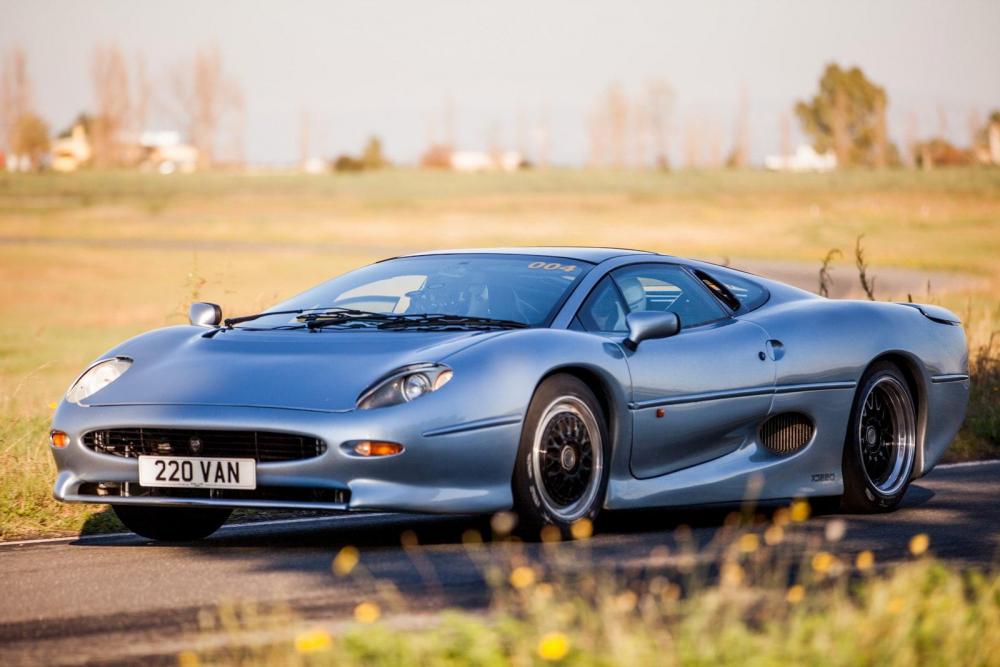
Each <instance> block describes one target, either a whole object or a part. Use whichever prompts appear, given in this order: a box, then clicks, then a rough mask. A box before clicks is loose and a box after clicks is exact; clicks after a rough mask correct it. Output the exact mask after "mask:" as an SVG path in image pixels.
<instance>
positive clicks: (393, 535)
mask: <svg viewBox="0 0 1000 667" xmlns="http://www.w3.org/2000/svg"><path fill="white" fill-rule="evenodd" d="M998 500H1000V462H991V463H983V464H973V465H962V464H960V465H957V466H947V467H943V468H939V469H937V470H935V471H934V472H933V473H932V474H931V475H929V476H928V477H926V478H924V479H922V480H919V481H918V482H917V483H916V484H914V485H913V486H912V487H911V489H910V491H909V493H908V494H907V496H906V499H905V501H904V504H903V507H902V508H900V509H899V510H898V511H896V512H894V513H892V514H886V515H872V516H839V515H823V516H818V517H814V518H812V519H810V520H809V521H807V522H805V523H804V524H801V525H800V526H798V527H797V528H796V529H795V532H794V533H790V534H789V538H790V539H789V542H790V543H791V544H792V545H793V546H790V547H788V548H789V549H805V548H816V547H817V546H818V545H820V544H823V540H824V539H825V538H824V535H825V533H826V526H827V525H828V524H830V523H831V522H834V521H844V522H846V532H845V534H844V537H843V539H842V540H840V541H839V542H837V543H836V544H829V543H827V544H826V545H825V546H824V548H828V549H833V550H835V551H836V552H838V553H842V554H844V555H848V556H849V555H850V554H853V553H856V552H858V551H861V550H863V549H871V550H873V551H875V553H876V557H877V560H878V562H880V563H887V562H890V561H893V560H897V559H903V558H907V557H908V555H907V544H908V542H909V539H910V537H911V536H913V535H914V534H916V533H921V532H923V533H927V534H928V535H929V536H930V539H931V550H932V552H933V553H934V554H935V555H936V556H937V557H939V558H942V559H945V560H948V561H950V562H953V563H955V564H957V565H959V566H962V567H966V566H970V567H971V566H975V567H981V568H989V567H992V566H993V564H994V563H995V562H996V561H995V558H996V557H997V555H998V554H1000V502H998ZM765 509H766V508H765ZM732 511H733V508H723V509H694V508H691V509H682V510H679V509H673V510H662V511H655V512H637V513H615V514H612V515H610V516H608V517H607V518H606V519H605V521H604V522H603V523H604V525H602V526H600V531H599V532H598V533H597V534H596V535H595V536H594V537H593V538H592V539H590V540H586V541H580V542H573V543H562V544H559V545H555V546H553V545H546V546H540V545H517V544H511V543H508V542H487V543H486V544H484V545H481V546H479V547H476V548H471V547H469V546H467V545H465V544H463V541H462V536H463V534H466V535H467V532H466V531H469V530H479V531H482V532H484V533H485V532H487V531H488V530H489V525H488V523H487V522H486V521H484V520H482V519H470V518H448V519H440V518H430V519H429V518H426V517H416V516H402V515H388V514H380V515H347V516H344V515H338V516H329V517H320V518H312V519H298V520H293V521H282V522H271V523H259V524H249V525H242V526H227V527H225V528H223V529H222V530H221V531H220V532H219V533H217V534H216V535H215V536H213V537H212V538H210V539H208V540H206V541H204V542H201V543H197V544H186V545H160V544H155V543H152V542H148V541H146V540H143V539H141V538H138V537H135V536H131V535H117V536H104V537H86V538H70V539H66V540H55V541H45V542H33V543H6V544H0V664H5V665H12V664H47V665H55V664H82V663H91V662H98V663H129V662H136V661H140V660H141V661H143V662H144V663H145V664H148V663H149V662H150V661H154V662H155V661H157V660H159V661H164V662H170V663H173V664H175V663H174V658H173V656H174V654H176V652H177V651H179V650H181V649H183V648H186V647H190V646H191V645H192V643H193V642H195V641H199V642H205V641H207V639H206V638H207V637H210V633H205V632H204V631H199V621H198V616H199V610H206V609H207V610H217V609H218V608H219V605H220V604H223V603H225V602H227V601H241V600H254V601H257V602H260V603H263V606H265V607H266V606H267V604H268V603H282V604H286V605H288V606H289V607H291V608H292V609H293V610H294V611H295V613H296V614H298V615H299V616H301V617H303V618H306V619H324V621H330V620H331V619H332V620H336V619H347V618H349V617H350V615H351V610H352V609H353V608H354V606H355V605H356V604H357V603H358V602H359V601H361V600H364V599H367V598H371V597H373V596H375V586H376V583H375V582H376V581H382V582H391V583H392V584H394V585H395V587H396V588H397V589H398V591H399V592H400V594H401V600H402V602H401V603H399V604H400V605H401V606H399V607H396V609H397V611H396V614H397V615H398V616H401V617H405V616H412V617H414V618H419V617H421V616H422V614H424V613H427V612H433V611H436V610H439V609H442V608H446V607H464V608H468V609H473V610H475V609H482V608H485V606H486V605H487V603H488V601H489V587H488V586H487V585H486V583H485V581H484V571H485V567H486V565H487V564H488V563H490V562H509V561H510V559H511V558H512V557H513V558H526V559H529V560H532V561H535V562H536V563H537V564H538V566H539V567H541V568H544V569H546V570H548V571H550V572H553V571H558V570H573V569H580V568H591V569H594V570H596V571H598V572H603V573H608V572H612V571H614V572H618V573H621V574H622V575H623V576H636V577H641V576H648V575H649V574H650V573H651V572H654V571H656V570H657V568H669V567H671V564H670V561H669V559H667V560H666V561H664V560H663V559H661V558H660V557H659V556H655V557H654V556H653V555H651V553H650V552H651V550H652V549H653V547H656V546H658V545H667V546H668V547H669V548H670V549H671V553H675V554H676V553H678V550H679V546H678V539H679V538H683V536H684V535H687V534H689V535H690V537H691V539H692V540H693V542H694V543H696V544H697V545H698V546H699V548H700V552H701V553H702V554H705V557H706V559H711V557H712V556H711V553H712V549H713V545H715V544H717V543H719V542H720V541H721V539H720V537H721V535H722V534H724V533H725V532H726V531H727V530H729V529H728V528H726V517H727V516H729V515H730V514H731V513H732ZM682 525H685V526H690V527H691V529H692V530H691V531H690V533H688V531H686V530H685V529H683V528H682V529H680V530H678V527H679V526H682ZM405 531H412V532H413V534H408V535H407V536H406V538H405V540H404V541H406V542H407V546H406V547H404V546H401V535H402V534H403V533H404V532H405ZM413 535H415V536H416V543H414V537H413ZM345 545H353V546H355V547H357V548H358V549H359V550H360V556H361V558H360V565H359V566H358V568H356V569H355V571H354V572H353V573H352V574H351V575H350V576H347V577H338V576H335V575H334V574H333V572H332V570H331V563H332V560H333V557H334V555H335V554H336V553H337V551H338V550H339V549H340V548H341V547H343V546H345ZM201 645H204V643H202V644H201Z"/></svg>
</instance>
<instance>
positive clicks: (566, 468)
mask: <svg viewBox="0 0 1000 667" xmlns="http://www.w3.org/2000/svg"><path fill="white" fill-rule="evenodd" d="M609 449H610V446H609V438H608V429H607V424H606V421H605V418H604V414H603V413H602V411H601V408H600V405H599V404H598V402H597V399H596V398H595V396H594V393H593V392H592V391H591V390H590V388H589V387H587V385H586V384H584V383H583V382H582V381H581V380H580V379H578V378H576V377H573V376H571V375H554V376H552V377H550V378H548V379H547V380H545V381H544V382H543V383H542V384H541V385H540V386H539V387H538V390H537V391H536V392H535V396H534V397H533V398H532V400H531V405H530V406H529V408H528V414H527V416H526V418H525V421H524V429H523V430H522V432H521V443H520V447H519V449H518V457H517V463H516V464H515V467H514V479H513V492H514V510H515V512H516V513H517V514H518V519H519V524H518V525H519V527H520V533H521V534H522V535H523V536H524V537H526V538H529V539H537V538H538V537H539V535H540V531H541V529H542V528H544V527H545V526H548V525H552V526H555V527H556V528H558V529H559V530H560V532H561V533H562V534H563V536H568V535H569V534H570V532H571V528H572V526H573V524H574V523H576V522H577V521H579V520H581V519H588V520H591V521H593V520H594V519H595V518H596V516H597V513H598V512H599V511H600V509H601V506H602V505H603V503H604V494H605V490H606V489H607V483H608V465H607V461H608V455H609Z"/></svg>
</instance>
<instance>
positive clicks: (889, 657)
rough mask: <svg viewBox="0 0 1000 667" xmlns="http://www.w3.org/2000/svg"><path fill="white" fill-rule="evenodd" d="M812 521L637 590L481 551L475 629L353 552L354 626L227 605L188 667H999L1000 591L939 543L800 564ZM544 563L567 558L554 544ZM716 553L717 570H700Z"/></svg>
mask: <svg viewBox="0 0 1000 667" xmlns="http://www.w3.org/2000/svg"><path fill="white" fill-rule="evenodd" d="M800 509H801V508H800V507H797V505H796V504H793V505H792V506H791V508H790V511H787V510H779V512H777V513H776V514H775V517H774V520H773V522H771V523H770V524H768V525H767V526H766V528H765V527H763V526H758V527H757V528H756V529H750V530H740V531H733V530H730V529H729V528H731V526H730V527H729V528H723V529H722V531H721V534H722V535H724V536H725V539H724V541H723V542H722V543H721V544H715V545H714V546H716V547H719V548H718V550H715V549H709V548H708V547H706V548H705V549H704V550H703V551H702V552H697V551H693V550H688V549H685V548H683V547H681V548H680V549H679V551H677V552H671V551H670V550H669V549H667V547H666V546H658V547H654V548H653V550H652V551H651V552H650V554H649V556H648V558H646V559H645V561H644V567H643V568H642V569H640V570H639V571H636V572H633V573H632V574H630V575H629V574H622V573H612V572H607V571H599V570H595V569H594V568H593V566H592V565H591V566H588V565H587V562H588V559H587V549H586V546H584V547H580V548H574V549H572V550H570V551H572V553H573V555H572V556H570V555H568V554H564V559H570V558H571V559H572V562H569V561H567V562H561V561H560V559H559V557H555V558H553V556H552V554H546V555H545V556H544V557H543V559H542V560H541V561H537V560H525V559H524V557H523V554H522V553H521V552H520V550H519V548H518V545H516V544H509V545H508V547H509V549H507V552H506V557H507V560H504V559H503V558H502V557H497V556H496V554H497V553H498V552H503V551H504V550H503V549H502V548H501V549H499V550H498V549H497V548H496V547H497V545H496V544H493V545H490V546H491V548H490V549H487V548H484V545H482V544H481V543H479V542H478V541H477V540H476V539H468V540H466V541H465V546H466V549H467V551H468V553H469V555H470V557H472V558H474V559H476V561H477V562H478V563H479V564H480V565H481V567H482V570H483V572H484V574H485V576H486V578H487V581H488V582H490V583H491V585H492V590H493V594H492V601H491V604H490V607H489V610H488V611H487V612H485V613H484V612H478V613H475V614H470V613H467V612H465V613H462V612H451V613H445V614H443V615H442V614H435V615H432V616H427V615H421V614H420V613H413V612H409V611H407V610H406V605H405V603H404V602H403V600H404V597H403V596H400V595H399V594H398V593H396V592H394V591H393V589H392V586H391V584H389V583H387V582H380V581H377V580H374V579H372V578H371V575H370V573H368V572H365V571H364V561H363V560H360V562H359V556H358V553H357V551H356V550H354V549H353V547H345V548H344V549H342V550H341V551H340V553H338V555H337V557H336V558H335V560H334V561H333V570H334V573H335V574H336V575H338V576H342V577H346V576H355V577H360V580H361V581H368V582H369V584H368V587H369V588H371V589H372V597H371V598H370V599H366V600H361V601H359V602H357V604H356V606H355V607H354V610H353V620H352V621H350V622H339V623H334V622H332V621H333V619H324V618H323V617H320V618H313V619H311V620H308V621H307V620H305V619H303V618H301V617H300V616H298V615H297V614H296V613H293V612H290V611H288V610H287V609H282V608H274V607H262V606H258V605H256V604H243V605H223V606H222V607H220V608H219V609H218V610H217V611H216V612H214V613H213V612H205V613H203V614H202V615H201V620H200V625H201V634H200V635H199V636H198V637H196V638H195V639H194V640H193V641H192V642H191V643H190V645H191V648H190V649H189V650H186V651H184V652H182V653H181V654H180V655H179V656H178V663H179V664H180V665H182V666H185V667H188V666H194V665H346V666H350V665H366V666H369V665H371V666H375V665H398V666H403V665H442V666H443V665H496V666H500V665H543V664H560V665H586V666H595V667H596V666H598V665H600V666H605V667H612V666H616V665H621V666H622V667H632V666H634V665H786V664H792V665H837V666H840V665H843V666H845V667H846V666H852V667H853V666H855V665H886V666H896V665H898V666H901V667H902V666H904V665H905V666H909V665H942V666H944V665H997V664H1000V576H998V575H997V574H995V573H993V574H981V573H979V572H974V571H960V570H957V569H955V568H954V567H951V566H946V565H943V564H940V563H938V562H936V561H935V560H933V559H932V558H930V557H928V554H929V553H930V549H931V545H930V543H929V540H928V538H927V536H926V535H924V534H917V535H914V536H912V537H911V538H910V540H909V544H908V550H909V553H908V554H906V555H905V556H904V557H903V562H902V563H901V564H895V565H890V566H882V565H879V564H878V563H876V560H875V555H874V554H873V553H872V552H870V551H861V552H857V553H851V552H849V551H845V552H840V551H838V550H837V545H836V542H837V541H839V540H840V538H841V537H842V536H843V530H844V523H843V522H842V521H838V520H832V521H830V522H828V523H827V529H826V531H825V532H826V535H825V536H824V537H820V538H818V539H817V538H815V537H814V539H813V540H812V541H811V544H810V546H809V547H808V548H807V549H806V550H805V551H804V552H801V551H798V547H795V546H791V544H789V543H792V544H794V543H796V541H797V538H801V537H802V533H801V532H799V530H798V529H797V528H796V527H795V518H798V519H799V520H804V519H805V518H806V517H807V516H808V515H807V513H805V514H803V513H801V512H800ZM797 513H798V514H799V516H798V517H796V514H797ZM793 517H794V518H793ZM575 532H576V531H575ZM582 532H583V534H581V535H580V538H581V539H584V540H585V539H587V534H586V533H587V531H582ZM473 537H474V536H473ZM501 546H502V545H501ZM574 546H575V545H574ZM710 546H712V545H709V547H710ZM542 549H543V550H549V551H552V552H553V553H556V552H558V551H559V547H558V546H557V545H554V544H551V543H546V544H544V545H543V547H542ZM705 551H711V552H712V557H711V559H710V560H707V561H705V560H702V561H701V562H699V560H698V557H699V553H701V554H704V553H705ZM796 554H798V555H796ZM553 560H554V561H556V562H553ZM383 606H384V607H385V608H386V614H387V616H386V617H385V620H383Z"/></svg>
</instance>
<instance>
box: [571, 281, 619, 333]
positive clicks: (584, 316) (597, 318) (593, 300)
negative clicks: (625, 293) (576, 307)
mask: <svg viewBox="0 0 1000 667" xmlns="http://www.w3.org/2000/svg"><path fill="white" fill-rule="evenodd" d="M627 313H628V311H627V310H626V308H625V304H624V302H623V301H622V297H621V294H619V292H618V288H617V287H615V284H614V283H613V282H612V281H611V279H610V278H607V277H605V278H604V279H603V280H601V282H599V283H597V287H595V288H594V290H593V291H592V292H591V293H590V296H588V297H587V300H586V301H584V302H583V305H582V306H580V311H579V312H578V313H577V316H576V318H574V320H579V321H580V324H582V325H583V328H584V329H586V330H587V331H603V332H611V333H625V332H627V331H628V325H626V324H625V315H626V314H627Z"/></svg>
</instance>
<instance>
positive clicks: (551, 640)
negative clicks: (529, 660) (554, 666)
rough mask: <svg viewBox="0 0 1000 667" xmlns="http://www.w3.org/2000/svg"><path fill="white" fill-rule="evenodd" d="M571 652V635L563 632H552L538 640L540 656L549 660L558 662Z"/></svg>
mask: <svg viewBox="0 0 1000 667" xmlns="http://www.w3.org/2000/svg"><path fill="white" fill-rule="evenodd" d="M567 653H569V637H567V636H566V635H564V634H563V633H561V632H550V633H548V634H547V635H545V636H544V637H542V638H541V639H540V640H539V641H538V657H539V658H541V659H542V660H545V661H547V662H557V661H559V660H562V659H563V658H565V657H566V654H567Z"/></svg>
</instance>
